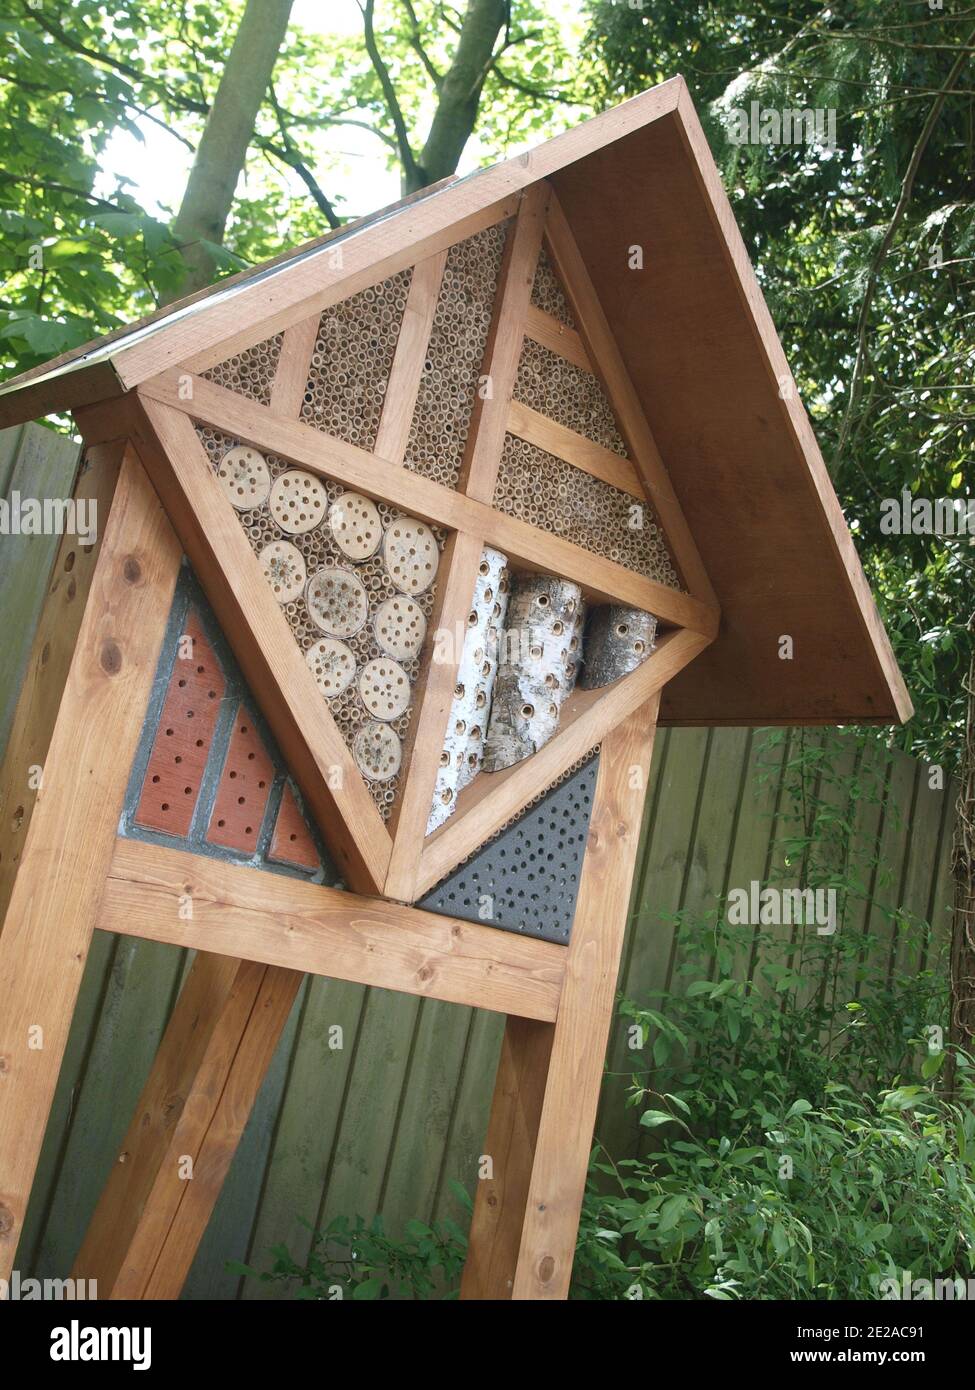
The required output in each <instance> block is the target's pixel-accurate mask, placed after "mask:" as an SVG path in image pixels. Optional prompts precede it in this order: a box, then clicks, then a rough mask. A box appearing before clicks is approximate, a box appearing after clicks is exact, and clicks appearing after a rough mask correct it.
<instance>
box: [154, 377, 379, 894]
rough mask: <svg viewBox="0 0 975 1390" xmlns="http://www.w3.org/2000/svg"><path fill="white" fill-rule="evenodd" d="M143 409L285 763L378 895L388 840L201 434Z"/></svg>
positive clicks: (355, 881) (353, 877)
mask: <svg viewBox="0 0 975 1390" xmlns="http://www.w3.org/2000/svg"><path fill="white" fill-rule="evenodd" d="M236 399H237V400H240V399H241V398H240V397H237V398H236ZM143 411H144V415H145V419H144V422H143V426H142V433H140V445H141V447H142V449H143V450H144V453H143V457H144V458H145V460H146V465H147V467H148V468H149V471H150V474H151V476H152V480H153V482H154V483H155V485H156V488H157V490H158V492H159V494H160V496H161V497H162V499H163V501H164V502H165V504H166V508H167V510H168V512H169V514H170V516H171V517H172V518H173V520H174V524H175V525H176V527H177V530H178V531H179V533H180V539H181V540H182V542H183V544H184V546H185V548H186V552H187V554H188V555H189V558H190V561H191V562H192V564H193V568H194V570H195V572H196V574H197V576H198V578H199V579H200V581H201V582H202V584H203V586H204V588H205V589H206V592H207V597H208V598H209V600H210V602H211V603H212V604H213V607H214V611H215V612H216V614H217V617H218V619H219V620H220V622H221V625H222V627H223V631H224V633H225V635H226V637H227V640H228V641H229V642H230V645H231V647H232V648H233V649H234V654H235V656H236V657H237V660H238V662H239V663H240V666H241V669H242V671H243V672H244V675H245V677H246V679H247V681H248V684H249V685H250V688H251V690H253V691H254V692H255V693H256V694H257V695H258V696H259V698H260V703H261V709H262V712H263V714H264V715H265V717H266V719H267V721H268V723H269V724H270V726H271V729H272V731H273V732H274V735H275V738H276V739H277V741H278V744H279V746H280V748H281V751H282V753H283V755H284V758H285V761H286V762H287V763H288V766H289V767H290V768H291V770H292V772H293V774H294V776H295V778H296V779H297V781H298V783H299V785H300V787H301V790H302V792H303V793H304V796H305V799H306V801H307V802H308V805H309V807H310V808H311V810H312V812H313V814H314V816H315V818H316V820H317V822H318V824H319V826H320V828H321V829H322V832H323V834H325V835H326V836H327V838H328V842H329V848H330V849H331V850H332V852H333V854H334V855H335V858H336V860H337V861H338V862H339V864H340V866H341V870H342V873H343V876H344V878H345V879H346V881H347V882H349V883H351V884H352V885H353V886H354V887H356V888H359V889H364V890H369V891H374V892H379V891H381V889H382V885H383V883H384V882H385V878H386V870H387V867H388V864H389V855H390V850H391V841H390V837H389V832H388V831H387V829H386V826H385V824H384V822H383V819H382V817H381V816H380V814H379V811H378V810H377V808H376V805H375V803H374V801H373V800H372V797H371V796H370V795H369V791H368V789H367V787H366V785H365V783H364V781H363V779H362V776H361V774H360V772H359V769H358V768H357V766H356V764H355V761H354V760H353V757H352V754H351V753H350V752H349V750H348V748H347V746H346V743H345V740H344V739H343V737H342V735H341V733H340V732H339V729H338V727H337V725H336V723H335V721H334V719H333V718H332V716H331V714H330V713H329V711H328V708H327V706H326V704H325V701H324V700H323V699H322V697H321V694H320V692H319V690H318V687H317V685H316V684H315V678H314V676H313V675H312V673H311V671H310V670H309V669H308V666H307V665H306V663H305V662H304V660H303V659H302V655H301V652H300V650H299V649H298V645H297V643H296V642H295V640H294V637H293V636H292V633H291V629H290V628H289V626H288V621H287V619H286V618H285V616H284V614H283V613H282V612H281V609H280V606H279V605H278V603H277V602H276V600H275V598H274V596H273V594H272V593H271V590H270V588H269V586H268V584H267V582H266V581H265V579H264V575H263V574H262V572H261V567H260V564H259V562H258V560H257V557H256V555H255V554H254V552H253V550H252V549H251V546H250V544H249V542H248V540H247V538H246V536H245V535H244V532H243V530H242V528H241V526H240V524H239V522H238V521H237V518H236V517H235V516H234V514H233V511H232V509H231V506H230V504H229V502H228V501H227V499H226V497H225V496H224V495H223V493H222V492H221V489H220V485H219V483H218V482H217V479H216V477H215V475H214V472H213V469H212V467H211V465H210V460H209V458H208V457H207V454H206V451H205V449H204V448H203V445H202V444H201V443H200V441H199V438H198V437H197V433H196V430H195V429H194V428H193V425H192V424H191V422H190V420H189V419H188V418H187V417H186V416H185V415H182V414H180V413H179V412H178V411H173V410H167V409H166V408H165V407H163V406H161V405H159V404H158V402H156V401H154V400H150V399H146V400H144V401H143ZM272 418H273V417H272ZM336 792H338V795H336Z"/></svg>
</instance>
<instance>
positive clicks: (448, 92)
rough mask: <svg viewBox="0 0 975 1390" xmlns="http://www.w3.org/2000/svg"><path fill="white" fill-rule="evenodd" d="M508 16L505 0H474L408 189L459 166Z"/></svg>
mask: <svg viewBox="0 0 975 1390" xmlns="http://www.w3.org/2000/svg"><path fill="white" fill-rule="evenodd" d="M507 16H508V5H507V4H506V3H505V0H468V5H467V12H466V14H465V15H464V22H463V24H462V25H461V30H460V37H459V39H458V40H457V49H456V52H455V53H454V58H453V62H452V63H451V64H450V67H449V68H448V69H447V71H446V73H445V74H444V77H443V81H442V83H441V85H440V92H439V100H438V102H437V109H436V112H435V113H434V117H433V120H432V122H431V124H430V130H429V132H428V134H427V139H426V144H425V145H424V146H423V152H422V154H421V155H420V158H419V161H418V165H417V167H416V169H415V170H414V171H410V170H407V171H406V174H405V176H404V179H403V191H404V192H405V193H413V192H415V191H416V190H417V189H418V188H424V187H426V185H427V184H428V183H436V182H437V180H438V179H443V178H446V177H447V175H448V174H452V173H453V172H454V170H455V169H456V168H457V164H458V162H459V160H460V157H461V155H462V154H463V152H464V146H465V145H466V144H467V141H468V139H469V137H470V135H471V132H472V131H473V129H474V123H475V121H476V120H477V108H478V104H479V102H480V100H481V88H482V87H483V86H484V79H485V78H486V77H487V75H488V72H489V70H490V66H491V55H492V54H493V53H494V45H495V42H496V40H497V37H498V34H499V33H500V32H501V26H502V25H503V24H504V23H505V20H506V19H507Z"/></svg>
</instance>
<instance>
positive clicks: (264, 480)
mask: <svg viewBox="0 0 975 1390" xmlns="http://www.w3.org/2000/svg"><path fill="white" fill-rule="evenodd" d="M217 477H218V478H219V479H220V482H221V483H222V484H223V490H224V492H225V493H226V494H227V496H228V497H229V498H230V501H231V503H232V505H233V506H235V507H236V508H237V510H238V511H239V512H247V511H250V509H251V507H259V506H260V505H261V503H262V502H266V501H267V495H268V493H269V492H270V490H271V474H270V471H269V469H268V466H267V462H266V460H265V458H264V455H263V454H259V453H258V452H257V450H256V449H249V448H247V446H246V445H243V444H238V445H236V446H235V447H234V448H233V449H228V450H227V452H226V453H225V454H224V456H223V458H222V459H221V460H220V462H219V464H218V465H217Z"/></svg>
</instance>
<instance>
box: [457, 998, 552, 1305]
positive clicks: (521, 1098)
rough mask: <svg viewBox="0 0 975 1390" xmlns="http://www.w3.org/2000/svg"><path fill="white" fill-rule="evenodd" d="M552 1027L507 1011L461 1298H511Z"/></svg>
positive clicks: (543, 1094)
mask: <svg viewBox="0 0 975 1390" xmlns="http://www.w3.org/2000/svg"><path fill="white" fill-rule="evenodd" d="M554 1033H555V1024H554V1023H536V1022H534V1021H533V1020H532V1019H528V1018H516V1017H515V1016H514V1015H513V1014H509V1016H508V1020H507V1023H506V1025H505V1030H504V1039H503V1041H502V1044H501V1057H500V1059H499V1061H498V1073H497V1077H496V1078H495V1082H494V1100H493V1102H492V1105H491V1118H490V1121H489V1122H488V1132H487V1139H486V1140H485V1143H484V1152H485V1155H486V1156H489V1157H490V1159H491V1164H492V1169H493V1171H492V1174H491V1177H489V1178H482V1179H481V1180H480V1181H479V1182H478V1184H477V1193H476V1195H475V1199H474V1216H473V1219H472V1221H471V1230H470V1237H469V1240H468V1254H467V1262H466V1264H465V1265H464V1277H463V1280H462V1281H461V1286H460V1296H461V1298H463V1299H487V1298H490V1299H501V1298H510V1297H511V1290H512V1287H513V1286H514V1279H515V1268H516V1266H517V1263H518V1247H519V1245H520V1244H521V1231H522V1227H523V1226H524V1223H525V1204H526V1202H527V1201H528V1188H529V1184H530V1182H531V1175H532V1163H533V1162H534V1158H535V1141H536V1139H537V1136H538V1122H539V1120H540V1118H541V1114H542V1101H543V1099H544V1096H545V1081H546V1078H547V1076H548V1065H549V1056H550V1054H551V1051H552V1039H553V1035H554Z"/></svg>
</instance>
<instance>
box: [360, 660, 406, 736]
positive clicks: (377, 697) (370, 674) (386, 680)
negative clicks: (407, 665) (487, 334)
mask: <svg viewBox="0 0 975 1390" xmlns="http://www.w3.org/2000/svg"><path fill="white" fill-rule="evenodd" d="M359 696H360V698H361V700H362V703H363V704H364V705H365V707H366V709H367V710H368V711H369V713H370V714H371V715H372V717H373V718H374V719H387V720H388V719H398V718H399V717H400V715H401V714H404V713H405V712H406V711H407V710H408V709H409V707H410V678H409V676H408V675H407V674H406V672H405V671H404V670H403V668H402V666H401V665H400V664H399V662H398V661H393V660H392V659H391V658H390V657H388V656H380V657H377V658H376V659H375V660H374V661H367V662H366V664H365V666H363V668H362V670H361V671H360V672H359Z"/></svg>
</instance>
